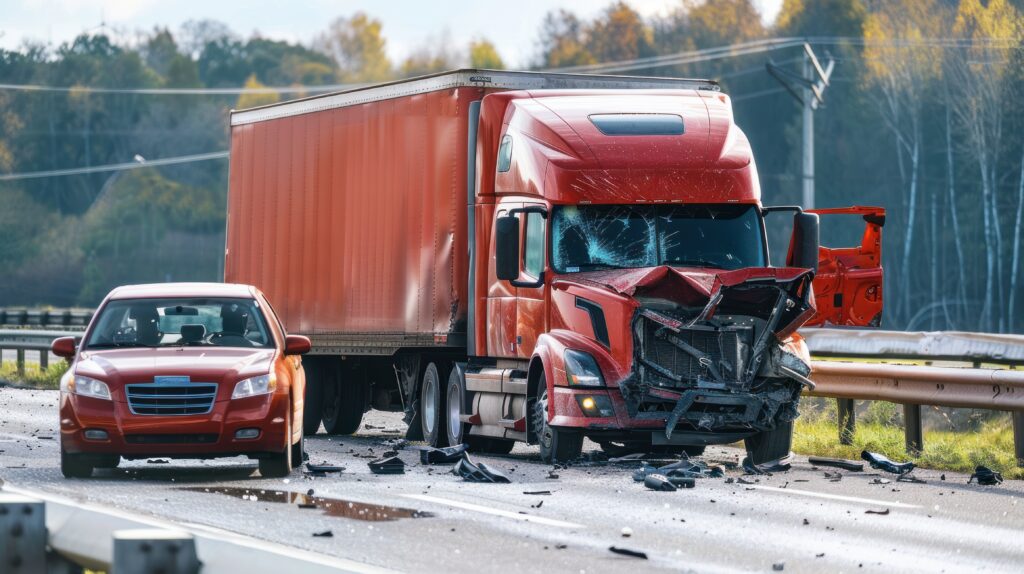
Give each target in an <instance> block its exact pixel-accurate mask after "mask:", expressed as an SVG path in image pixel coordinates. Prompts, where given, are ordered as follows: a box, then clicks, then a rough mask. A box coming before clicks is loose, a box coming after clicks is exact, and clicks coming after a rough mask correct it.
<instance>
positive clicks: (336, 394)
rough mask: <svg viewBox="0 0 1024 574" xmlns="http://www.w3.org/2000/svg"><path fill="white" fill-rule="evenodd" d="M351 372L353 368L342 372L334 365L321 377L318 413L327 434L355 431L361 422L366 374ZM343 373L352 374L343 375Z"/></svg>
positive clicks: (365, 389)
mask: <svg viewBox="0 0 1024 574" xmlns="http://www.w3.org/2000/svg"><path fill="white" fill-rule="evenodd" d="M352 371H354V369H348V370H347V371H343V370H342V369H339V368H337V367H334V368H330V369H328V370H327V371H326V373H325V374H326V376H325V377H324V378H323V382H324V393H323V406H322V407H321V412H322V419H323V421H324V429H326V430H327V434H346V435H347V434H354V433H355V432H356V431H357V430H359V424H360V423H361V422H363V413H364V412H366V395H367V391H368V387H369V384H367V381H366V377H365V376H363V377H360V376H358V374H359V373H357V372H352ZM346 374H349V375H351V377H346V376H345V375H346ZM346 378H349V379H351V380H345V379H346Z"/></svg>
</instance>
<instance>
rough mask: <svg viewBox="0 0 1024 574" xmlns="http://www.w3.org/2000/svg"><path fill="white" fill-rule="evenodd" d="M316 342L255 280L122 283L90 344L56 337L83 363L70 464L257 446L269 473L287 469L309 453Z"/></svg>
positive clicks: (73, 371)
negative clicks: (307, 414) (288, 322)
mask: <svg viewBox="0 0 1024 574" xmlns="http://www.w3.org/2000/svg"><path fill="white" fill-rule="evenodd" d="M309 348H310V343H309V339H307V338H306V337H303V336H301V335H287V334H286V333H285V332H284V328H283V326H282V324H281V321H280V320H278V318H277V315H276V314H275V313H274V310H273V308H271V306H270V303H269V302H268V301H267V299H266V298H265V297H264V296H263V294H262V293H260V291H259V290H257V289H256V288H254V287H250V286H248V285H232V284H222V283H164V284H153V285H130V286H125V287H118V288H117V289H114V290H113V291H111V293H110V294H109V295H107V297H106V299H105V300H104V301H103V303H102V304H101V305H100V307H99V309H98V310H97V312H96V315H95V316H94V317H93V319H92V321H91V322H90V324H89V327H88V328H87V329H86V331H85V335H84V336H83V338H82V342H81V344H80V345H77V344H76V340H75V338H73V337H63V338H60V339H57V340H55V341H54V342H53V352H54V354H56V355H59V356H61V357H66V358H68V359H69V360H70V362H71V366H70V368H69V369H68V371H67V373H65V375H64V377H63V378H62V379H61V384H60V391H61V392H60V435H61V436H60V445H61V449H60V454H61V472H63V473H64V476H65V477H69V478H70V477H77V478H85V477H89V476H91V475H92V471H93V469H96V468H114V467H116V466H117V465H118V464H119V463H120V461H121V458H127V459H135V458H147V457H152V456H161V457H171V458H215V457H230V456H238V455H245V456H248V457H250V458H255V459H258V460H259V467H260V473H261V474H262V475H263V476H264V477H281V476H287V475H288V474H289V473H290V472H291V470H292V468H293V467H294V466H298V465H300V464H301V463H302V455H303V450H302V449H303V439H302V436H303V435H302V407H303V393H304V390H305V374H304V372H303V369H302V359H301V357H300V355H302V354H304V353H306V352H308V351H309Z"/></svg>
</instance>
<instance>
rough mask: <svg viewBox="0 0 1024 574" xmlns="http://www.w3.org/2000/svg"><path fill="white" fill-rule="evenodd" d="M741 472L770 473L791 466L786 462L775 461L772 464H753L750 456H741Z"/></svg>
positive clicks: (787, 468)
mask: <svg viewBox="0 0 1024 574" xmlns="http://www.w3.org/2000/svg"><path fill="white" fill-rule="evenodd" d="M742 466H743V472H745V473H747V474H772V473H775V472H787V471H788V470H789V469H790V468H792V466H791V465H790V464H789V463H788V462H776V463H773V464H754V463H753V461H751V460H750V456H746V457H744V458H743V465H742Z"/></svg>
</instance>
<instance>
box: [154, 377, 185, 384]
mask: <svg viewBox="0 0 1024 574" xmlns="http://www.w3.org/2000/svg"><path fill="white" fill-rule="evenodd" d="M190 382H192V379H191V378H189V377H179V376H175V377H153V383H154V384H157V385H187V384H189V383H190Z"/></svg>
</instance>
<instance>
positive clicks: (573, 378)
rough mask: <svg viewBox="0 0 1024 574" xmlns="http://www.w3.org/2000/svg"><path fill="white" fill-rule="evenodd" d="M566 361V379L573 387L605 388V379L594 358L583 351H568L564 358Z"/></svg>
mask: <svg viewBox="0 0 1024 574" xmlns="http://www.w3.org/2000/svg"><path fill="white" fill-rule="evenodd" d="M562 358H563V359H564V361H565V377H566V378H567V379H569V385H570V386H573V387H603V386H604V378H603V377H601V369H599V368H597V361H595V360H594V357H592V356H590V355H589V354H588V353H584V352H583V351H573V350H572V349H567V350H566V351H565V355H563V356H562Z"/></svg>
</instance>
